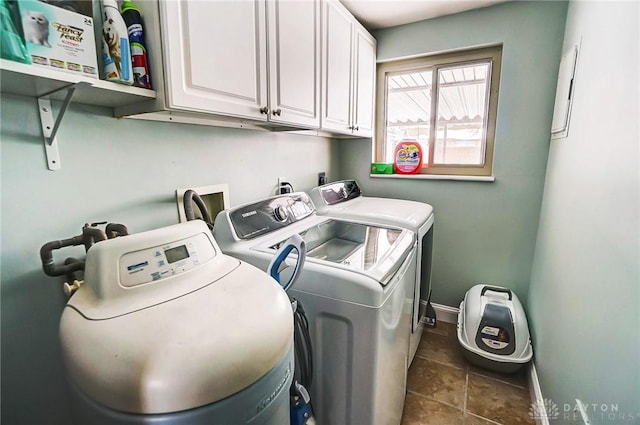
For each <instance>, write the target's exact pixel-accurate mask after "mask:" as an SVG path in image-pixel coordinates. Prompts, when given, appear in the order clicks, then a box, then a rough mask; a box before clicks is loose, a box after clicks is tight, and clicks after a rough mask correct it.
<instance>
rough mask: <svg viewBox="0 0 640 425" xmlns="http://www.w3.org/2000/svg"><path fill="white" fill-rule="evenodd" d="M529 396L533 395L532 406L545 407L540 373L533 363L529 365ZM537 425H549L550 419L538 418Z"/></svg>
mask: <svg viewBox="0 0 640 425" xmlns="http://www.w3.org/2000/svg"><path fill="white" fill-rule="evenodd" d="M529 394H530V395H531V405H532V406H543V405H544V397H543V396H542V388H540V381H538V373H537V372H536V365H535V363H534V362H533V361H532V362H531V363H530V364H529ZM536 425H549V418H548V417H547V416H544V415H542V417H537V418H536Z"/></svg>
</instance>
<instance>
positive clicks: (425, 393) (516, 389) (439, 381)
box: [401, 321, 535, 425]
mask: <svg viewBox="0 0 640 425" xmlns="http://www.w3.org/2000/svg"><path fill="white" fill-rule="evenodd" d="M527 373H528V368H522V369H520V371H518V372H517V373H516V374H511V375H507V374H499V373H495V372H491V371H486V370H483V369H480V368H478V367H476V366H473V365H471V364H469V363H468V362H467V361H466V360H465V359H464V357H463V355H462V352H461V349H460V347H459V345H458V340H457V336H456V325H454V324H451V323H445V322H441V321H439V322H438V326H437V327H436V328H427V329H425V331H424V333H423V335H422V341H421V342H420V346H419V347H418V352H417V353H416V357H415V359H414V360H413V364H412V365H411V368H410V369H409V377H408V380H407V397H406V400H405V405H404V414H403V417H402V424H401V425H490V424H493V425H496V424H499V425H520V424H532V425H533V424H535V421H534V420H533V419H531V417H530V416H529V407H530V406H531V399H530V397H529V389H528V388H529V386H528V377H527Z"/></svg>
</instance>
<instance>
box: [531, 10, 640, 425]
mask: <svg viewBox="0 0 640 425" xmlns="http://www.w3.org/2000/svg"><path fill="white" fill-rule="evenodd" d="M639 17H640V5H639V3H638V2H623V3H620V2H572V3H570V6H569V10H568V15H567V26H566V31H565V38H564V49H563V51H566V50H568V49H569V48H570V46H572V45H575V44H580V42H581V43H582V44H581V48H580V51H579V56H578V66H577V70H576V79H575V93H574V97H573V99H574V104H573V108H572V112H571V123H570V127H569V135H568V137H567V138H565V139H560V140H553V141H552V142H551V150H550V153H549V162H548V167H547V178H546V184H545V189H544V198H543V202H542V210H541V216H540V226H539V232H538V241H537V244H536V251H535V260H534V264H533V272H532V275H531V287H530V290H529V323H530V327H531V330H532V333H533V340H534V352H535V364H536V369H537V372H538V375H539V380H540V384H541V387H542V391H543V394H544V396H545V397H546V398H549V399H550V400H552V401H553V402H554V403H556V404H557V405H558V406H560V412H561V414H562V419H563V420H564V421H565V422H567V423H571V421H572V420H573V419H574V418H573V416H572V415H571V413H572V411H571V409H570V411H569V413H568V417H566V418H565V414H566V413H565V408H564V406H565V405H567V404H568V405H569V406H570V407H571V406H573V405H575V399H576V398H578V399H580V400H581V401H582V402H584V403H589V405H590V406H589V407H588V409H587V413H588V415H589V416H590V419H591V423H592V424H601V423H607V424H640V147H639V146H640V132H639V128H638V117H640V109H639V107H638V102H639V99H640V86H639V84H638V76H639V75H640V68H639V65H638V56H639V55H638V53H639V51H640V46H639V40H640V34H639V33H638V27H639V22H638V21H639ZM594 404H595V405H596V407H594V406H593V405H594ZM614 407H615V408H617V411H613V409H614ZM605 410H606V411H605ZM576 423H578V422H576Z"/></svg>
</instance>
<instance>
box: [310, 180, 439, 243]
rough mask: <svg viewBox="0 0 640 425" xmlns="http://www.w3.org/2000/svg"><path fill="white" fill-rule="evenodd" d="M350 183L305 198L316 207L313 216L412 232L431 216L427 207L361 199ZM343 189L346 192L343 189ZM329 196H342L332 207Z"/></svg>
mask: <svg viewBox="0 0 640 425" xmlns="http://www.w3.org/2000/svg"><path fill="white" fill-rule="evenodd" d="M349 183H351V184H349ZM353 183H355V182H354V181H353V180H345V181H343V182H337V183H332V184H329V185H325V186H320V187H316V188H314V189H312V190H311V191H310V192H309V196H310V197H311V200H312V201H313V203H314V205H315V207H316V214H318V215H328V216H331V217H336V218H344V219H351V220H361V221H364V222H374V223H378V224H385V225H390V226H401V227H404V228H407V229H410V230H413V231H414V232H417V231H418V229H419V228H420V226H422V225H424V223H426V222H427V221H428V220H429V219H430V218H431V217H432V216H433V207H432V206H431V205H429V204H426V203H424V202H416V201H408V200H403V199H392V198H375V197H366V196H362V195H361V192H360V189H359V188H358V187H357V185H356V186H355V188H354V186H353ZM343 186H344V187H346V188H347V189H343ZM336 191H337V192H336ZM330 192H336V193H340V194H343V195H345V196H343V198H341V200H340V201H338V202H333V203H332V201H331V200H332V199H333V197H332V196H330V195H328V193H330ZM354 194H357V196H354Z"/></svg>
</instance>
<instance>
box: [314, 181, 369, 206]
mask: <svg viewBox="0 0 640 425" xmlns="http://www.w3.org/2000/svg"><path fill="white" fill-rule="evenodd" d="M320 195H321V196H322V200H323V201H324V203H325V204H326V205H335V204H339V203H341V202H346V201H349V200H351V199H353V198H357V197H359V196H361V195H362V191H361V190H360V187H359V186H358V183H356V181H355V180H342V181H339V182H335V183H331V184H328V185H325V186H322V187H321V188H320Z"/></svg>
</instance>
